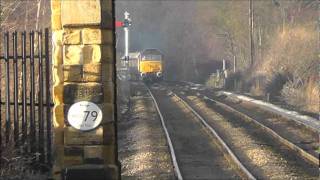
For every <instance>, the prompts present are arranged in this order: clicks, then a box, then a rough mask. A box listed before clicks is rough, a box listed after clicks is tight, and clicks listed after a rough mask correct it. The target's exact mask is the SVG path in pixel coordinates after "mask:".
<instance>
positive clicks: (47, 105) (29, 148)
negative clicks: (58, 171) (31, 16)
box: [0, 29, 52, 165]
mask: <svg viewBox="0 0 320 180" xmlns="http://www.w3.org/2000/svg"><path fill="white" fill-rule="evenodd" d="M1 44H2V45H1V47H2V48H1V49H2V51H1V53H2V54H1V57H0V125H1V129H0V155H3V151H4V150H5V149H6V148H8V147H9V146H13V147H14V149H15V150H16V151H17V152H18V153H22V154H35V155H36V158H35V161H36V162H38V163H40V164H45V165H50V164H51V159H52V156H51V154H52V140H51V139H52V137H51V131H52V130H51V126H52V122H51V111H52V110H51V107H52V100H51V93H50V89H51V86H50V84H51V83H50V82H51V69H50V59H49V57H50V55H49V30H48V29H45V31H44V32H43V31H37V32H34V31H31V32H28V33H27V32H20V33H17V32H10V33H9V32H5V33H4V34H3V40H2V43H1ZM0 159H2V158H0ZM2 161H3V159H2ZM0 163H1V162H0Z"/></svg>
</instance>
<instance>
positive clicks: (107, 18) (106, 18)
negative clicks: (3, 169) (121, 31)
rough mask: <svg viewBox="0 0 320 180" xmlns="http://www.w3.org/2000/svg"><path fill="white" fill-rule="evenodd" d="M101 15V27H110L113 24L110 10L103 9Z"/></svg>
mask: <svg viewBox="0 0 320 180" xmlns="http://www.w3.org/2000/svg"><path fill="white" fill-rule="evenodd" d="M101 15H102V17H101V19H102V22H101V27H102V28H103V29H112V28H113V26H114V24H113V17H112V12H109V11H104V12H103V13H102V14H101Z"/></svg>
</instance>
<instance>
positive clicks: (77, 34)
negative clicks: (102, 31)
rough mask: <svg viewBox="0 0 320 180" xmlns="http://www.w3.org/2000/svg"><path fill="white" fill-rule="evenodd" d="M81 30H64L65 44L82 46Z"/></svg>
mask: <svg viewBox="0 0 320 180" xmlns="http://www.w3.org/2000/svg"><path fill="white" fill-rule="evenodd" d="M80 43H81V30H80V29H70V28H69V29H64V30H63V44H66V45H67V44H80Z"/></svg>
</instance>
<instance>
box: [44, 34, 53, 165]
mask: <svg viewBox="0 0 320 180" xmlns="http://www.w3.org/2000/svg"><path fill="white" fill-rule="evenodd" d="M45 58H46V62H45V63H46V102H47V105H46V106H47V111H46V113H47V118H46V119H47V162H48V164H49V165H51V124H52V123H51V105H50V103H51V97H50V89H51V88H50V62H49V29H48V28H46V29H45Z"/></svg>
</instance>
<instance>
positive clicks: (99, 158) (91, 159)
mask: <svg viewBox="0 0 320 180" xmlns="http://www.w3.org/2000/svg"><path fill="white" fill-rule="evenodd" d="M83 159H84V161H85V163H88V164H103V162H104V159H103V148H102V146H101V145H98V146H84V155H83Z"/></svg>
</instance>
